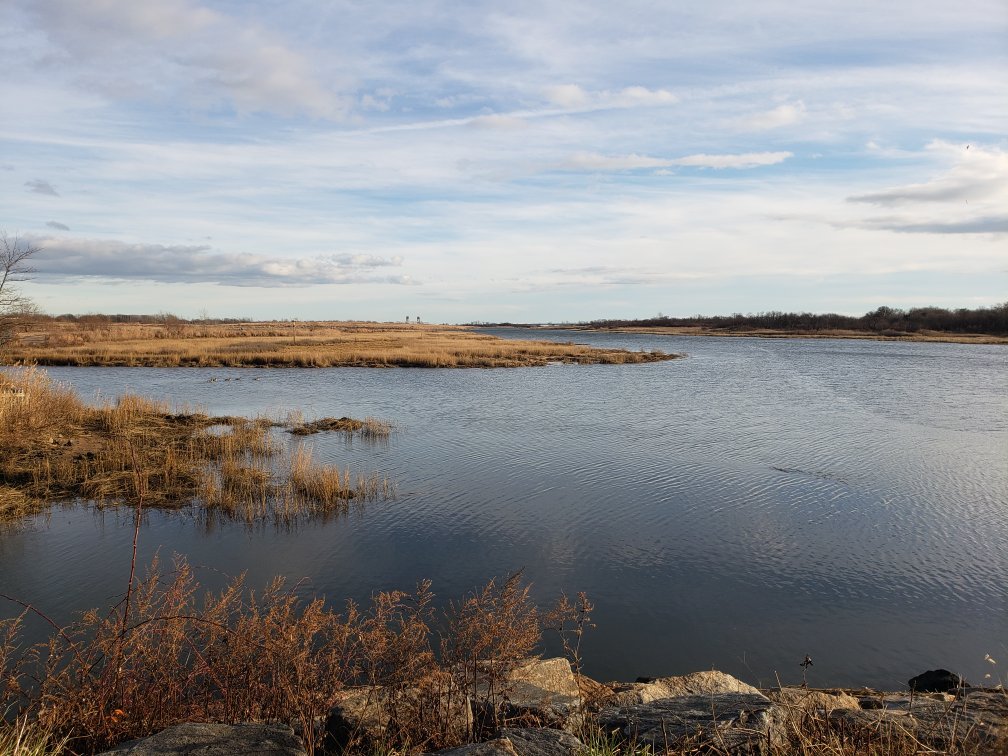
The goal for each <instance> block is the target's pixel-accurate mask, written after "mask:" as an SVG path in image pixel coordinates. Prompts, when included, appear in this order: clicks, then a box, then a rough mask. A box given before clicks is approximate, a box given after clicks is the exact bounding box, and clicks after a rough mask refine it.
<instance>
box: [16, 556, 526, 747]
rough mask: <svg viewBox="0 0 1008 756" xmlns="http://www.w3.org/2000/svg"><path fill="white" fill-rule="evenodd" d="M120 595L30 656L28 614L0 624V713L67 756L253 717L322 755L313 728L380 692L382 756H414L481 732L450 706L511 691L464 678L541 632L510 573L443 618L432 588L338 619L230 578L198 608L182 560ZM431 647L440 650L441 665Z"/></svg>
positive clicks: (496, 700)
mask: <svg viewBox="0 0 1008 756" xmlns="http://www.w3.org/2000/svg"><path fill="white" fill-rule="evenodd" d="M131 588H132V590H131V591H129V592H128V593H127V596H126V597H125V598H124V599H123V600H122V601H121V602H120V603H119V604H117V605H116V606H114V607H112V608H111V609H107V610H104V611H99V610H94V609H93V610H90V611H87V612H85V613H84V614H83V615H82V617H81V618H80V620H79V621H78V622H77V623H75V624H74V625H72V626H70V627H65V628H56V629H55V631H54V633H53V635H52V637H51V639H50V640H49V641H48V642H47V643H44V644H41V645H40V646H37V647H34V648H32V649H31V650H30V651H29V652H28V653H24V652H23V651H19V650H18V648H17V644H18V632H19V629H20V626H21V624H22V622H23V620H24V616H25V615H26V614H30V613H36V612H35V610H34V609H33V608H31V607H29V606H27V605H23V606H25V613H24V614H22V616H21V617H20V618H18V619H15V620H8V621H6V622H3V623H0V675H2V676H0V709H2V710H5V711H11V712H16V713H17V715H18V717H19V721H21V722H24V721H30V722H31V723H32V727H33V728H34V729H35V730H37V731H38V732H39V733H44V734H45V737H46V738H48V739H49V740H50V741H51V742H56V741H62V742H64V743H66V751H67V752H72V753H96V752H99V751H101V750H103V749H105V748H108V747H110V746H112V745H114V744H116V743H119V742H122V741H124V740H128V739H131V738H135V737H140V736H144V735H147V734H151V733H154V732H157V731H159V730H161V729H163V728H165V727H167V726H169V725H171V724H174V723H178V722H184V721H199V722H225V723H235V722H245V721H252V720H255V721H279V722H285V723H288V724H290V725H292V726H293V727H294V728H295V730H296V731H297V732H299V733H301V735H302V738H303V740H304V741H305V745H306V748H307V750H308V752H309V753H312V752H316V750H318V751H320V750H321V748H322V746H323V738H322V733H321V732H320V730H319V728H318V724H319V722H320V720H321V718H324V717H325V715H326V713H327V712H328V711H329V709H330V708H331V707H332V706H333V705H334V704H335V703H336V702H337V701H338V700H340V698H341V696H343V695H345V694H346V692H347V689H348V688H349V687H350V686H357V688H356V690H359V691H360V690H363V691H380V695H381V696H382V704H383V710H384V711H386V712H389V714H390V716H391V720H390V721H392V722H394V727H388V728H387V730H386V740H387V742H386V743H385V745H386V746H387V748H388V749H396V751H397V752H399V753H407V752H420V751H422V750H428V749H435V748H438V747H441V746H450V745H458V744H460V743H461V742H463V741H465V740H472V739H474V738H476V737H478V736H479V735H480V734H485V733H482V731H480V730H478V729H474V728H473V726H470V727H469V728H467V729H463V730H460V729H459V728H458V727H456V726H454V723H453V722H451V716H452V715H451V704H450V702H451V701H452V700H455V701H461V700H463V699H464V698H465V697H470V698H472V699H473V700H475V701H479V702H480V703H481V704H482V705H483V707H484V708H485V709H487V710H494V709H495V707H497V706H498V705H500V704H501V702H502V701H503V698H504V696H506V693H507V686H506V685H504V684H503V683H501V682H500V678H499V677H497V678H495V679H497V680H498V684H497V685H496V686H492V687H491V688H489V689H487V688H485V687H480V685H479V684H478V681H477V679H476V678H474V677H473V676H472V674H471V670H472V669H473V668H474V666H473V665H476V664H477V663H481V662H482V661H486V662H489V661H490V660H492V659H495V658H498V659H499V660H497V661H494V665H495V669H496V672H497V673H498V674H500V673H503V671H504V670H505V669H506V668H508V666H509V665H512V664H513V663H514V661H515V660H517V659H520V658H523V657H524V656H526V655H527V654H528V653H529V652H530V651H531V650H532V649H533V648H534V647H535V645H536V644H537V642H538V641H539V635H540V627H539V624H538V615H537V613H536V610H535V607H534V606H533V605H532V603H531V601H530V600H529V597H528V587H527V586H523V585H522V584H521V581H520V576H519V575H514V576H512V577H511V578H509V579H508V580H506V581H504V582H503V583H501V584H499V585H498V584H497V583H496V582H494V581H491V583H490V584H488V585H487V586H485V587H484V588H483V589H481V590H478V591H475V592H473V594H471V595H470V596H469V597H468V598H466V599H464V600H463V601H462V602H460V603H459V604H457V605H453V606H452V607H451V608H450V609H448V610H447V611H446V613H444V614H442V613H440V612H435V610H434V609H433V608H432V607H433V604H432V600H433V593H432V592H431V590H430V583H429V582H423V583H421V584H419V585H418V586H417V589H416V590H415V591H413V592H410V593H407V592H402V591H389V592H381V593H377V594H375V595H374V597H373V598H372V600H371V604H370V606H368V607H366V608H362V607H359V606H357V605H356V604H354V603H352V602H349V603H347V604H346V606H345V607H344V608H343V610H342V611H336V610H334V609H332V608H330V607H328V606H327V605H326V604H325V602H324V601H323V600H322V599H320V598H317V599H313V600H308V601H302V600H299V599H298V598H297V596H296V592H295V591H294V590H292V589H289V588H288V587H286V586H285V584H284V582H283V581H282V580H279V579H278V580H275V581H274V582H273V583H272V584H270V585H269V586H267V587H266V588H265V589H264V590H262V591H261V592H255V591H250V590H248V589H247V587H246V586H245V584H244V580H243V579H242V578H238V579H236V580H234V581H233V582H232V583H231V584H230V585H228V586H227V587H225V588H224V589H223V590H221V591H220V592H218V593H215V594H208V595H206V596H203V595H202V593H201V591H200V586H199V583H198V581H197V580H196V578H195V576H194V573H193V571H192V569H191V568H190V567H189V566H188V564H187V563H186V562H185V560H184V559H181V558H177V559H176V561H175V564H174V566H173V568H172V569H170V570H166V569H164V568H163V567H162V566H161V565H160V564H159V563H158V562H155V563H154V564H153V565H152V567H151V568H150V570H149V572H148V574H147V576H146V578H144V579H142V580H139V581H137V583H136V585H135V586H134V585H131ZM0 597H2V594H0ZM4 598H9V597H4ZM438 626H440V627H441V628H443V629H442V630H441V631H439V630H438V629H437V627H438ZM444 628H446V629H444ZM438 637H440V645H441V646H442V647H443V648H444V649H446V650H448V653H446V654H444V655H443V656H442V658H441V659H439V658H438V657H437V655H436V654H435V653H434V648H435V643H436V642H437V638H438ZM33 678H34V681H33ZM375 695H377V693H376V694H375ZM432 701H443V702H447V703H446V704H445V705H443V706H437V705H430V704H431V702H432ZM0 729H2V727H0ZM387 752H392V751H391V750H389V751H387Z"/></svg>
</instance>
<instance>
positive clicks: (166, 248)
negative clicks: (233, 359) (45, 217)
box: [32, 237, 412, 286]
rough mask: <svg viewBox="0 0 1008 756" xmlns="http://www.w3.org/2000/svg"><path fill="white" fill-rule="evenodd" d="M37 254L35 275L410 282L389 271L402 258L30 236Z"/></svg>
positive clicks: (261, 282)
mask: <svg viewBox="0 0 1008 756" xmlns="http://www.w3.org/2000/svg"><path fill="white" fill-rule="evenodd" d="M32 243H33V244H36V245H37V246H38V247H39V249H40V252H39V254H38V255H37V257H36V258H35V267H36V268H37V272H38V275H39V277H40V278H51V279H59V280H75V279H81V278H100V279H109V280H141V281H157V282H175V283H178V282H183V283H184V282H200V283H216V284H220V285H222V286H306V285H311V284H351V283H367V282H380V283H397V284H404V283H411V282H412V281H411V279H410V278H409V276H403V275H389V274H386V273H383V272H381V271H382V270H383V269H385V268H398V267H400V266H401V265H402V258H401V257H382V256H377V255H365V254H332V255H318V256H315V257H298V258H290V257H287V258H271V257H267V256H264V255H255V254H248V253H221V252H214V251H212V250H211V248H210V247H209V246H207V245H177V244H176V245H164V244H148V243H132V244H131V243H125V242H119V241H104V240H98V239H57V238H54V237H39V238H33V239H32Z"/></svg>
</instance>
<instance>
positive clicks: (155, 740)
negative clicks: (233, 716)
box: [105, 722, 307, 756]
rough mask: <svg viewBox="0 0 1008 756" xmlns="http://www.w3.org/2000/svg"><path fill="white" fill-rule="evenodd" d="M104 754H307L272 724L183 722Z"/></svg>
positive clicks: (289, 733) (292, 737)
mask: <svg viewBox="0 0 1008 756" xmlns="http://www.w3.org/2000/svg"><path fill="white" fill-rule="evenodd" d="M105 753H106V754H117V756H169V754H170V755H171V756H243V754H249V753H255V754H262V755H263V756H307V754H306V753H305V749H304V747H303V746H302V745H301V741H300V740H298V739H297V737H295V735H294V731H293V730H291V728H290V727H287V726H285V725H275V724H236V725H225V724H205V723H197V722H186V723H184V724H179V725H174V726H173V727H169V728H168V729H166V730H162V731H161V732H159V733H157V734H156V735H151V736H150V737H148V738H141V739H139V740H131V741H130V742H128V743H123V744H121V745H119V746H117V747H116V748H113V749H112V750H111V751H106V752H105Z"/></svg>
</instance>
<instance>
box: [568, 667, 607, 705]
mask: <svg viewBox="0 0 1008 756" xmlns="http://www.w3.org/2000/svg"><path fill="white" fill-rule="evenodd" d="M575 677H576V678H577V684H578V692H579V693H580V694H581V700H582V701H584V704H585V706H586V707H587V708H588V709H590V710H592V711H597V710H598V709H600V708H601V707H602V706H604V705H605V704H607V703H609V700H610V699H611V698H612V697H613V690H612V688H610V687H609V686H608V685H604V684H602V683H600V682H598V681H596V680H592V679H591V678H590V677H585V676H584V675H575Z"/></svg>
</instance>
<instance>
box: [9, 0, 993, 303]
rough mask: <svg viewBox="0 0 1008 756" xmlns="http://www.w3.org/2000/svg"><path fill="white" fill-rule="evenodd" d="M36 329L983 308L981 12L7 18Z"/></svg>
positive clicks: (336, 12) (14, 155) (348, 5)
mask: <svg viewBox="0 0 1008 756" xmlns="http://www.w3.org/2000/svg"><path fill="white" fill-rule="evenodd" d="M0 65H2V70H3V74H2V75H0V94H2V97H3V102H4V110H5V117H4V118H3V119H2V122H0V228H2V229H4V230H6V232H7V233H8V234H15V233H19V234H21V235H23V236H24V237H25V238H27V239H28V240H30V241H31V243H33V244H36V245H37V246H38V247H39V249H40V251H39V253H38V254H37V256H36V258H35V264H36V267H37V269H38V272H37V275H36V277H35V279H34V281H32V282H31V283H29V284H26V285H25V287H24V291H25V293H26V294H28V295H29V296H30V297H32V298H33V299H34V300H35V301H36V302H37V303H38V304H40V305H41V306H42V307H43V309H45V310H46V311H48V312H50V313H54V314H55V313H62V312H76V313H84V312H144V313H152V312H160V311H168V312H174V313H177V314H179V315H182V316H187V317H188V316H196V315H199V314H203V313H206V314H210V315H217V316H248V317H256V318H267V317H278V318H292V317H296V318H341V319H342V318H362V319H363V318H367V319H379V320H384V319H393V320H400V319H402V318H404V317H405V316H406V315H413V316H415V315H421V316H422V317H423V318H424V319H425V320H428V321H445V322H461V321H469V320H520V321H561V320H583V319H590V318H596V317H646V316H650V315H654V314H656V313H657V312H659V311H661V312H664V313H667V314H675V315H689V314H695V313H709V314H714V313H729V312H736V311H741V312H755V311H760V310H770V309H783V310H813V311H838V312H847V313H857V314H859V313H862V312H865V311H867V310H869V309H873V308H874V307H877V306H879V305H881V304H887V305H892V306H899V307H908V306H915V305H927V304H935V305H942V306H951V307H960V306H966V307H977V306H982V305H991V304H996V303H999V302H1003V301H1005V300H1006V299H1008V84H1006V82H1008V3H1005V2H1004V0H963V1H962V2H958V3H950V2H948V1H947V0H940V1H939V2H936V1H933V0H913V1H912V2H910V1H909V0H893V1H892V2H885V3H880V2H877V0H867V1H863V0H846V1H845V2H843V3H838V2H835V0H829V1H827V2H815V1H811V2H801V3H798V2H780V1H779V0H762V1H761V2H759V3H753V2H739V1H738V0H709V1H708V2H703V3H686V2H671V1H665V2H638V1H636V0H625V1H624V2H619V3H614V2H610V1H606V2H602V0H583V1H582V2H577V3H574V2H566V1H564V0H557V1H554V0H536V1H535V2H524V0H514V1H513V2H506V3H505V2H484V1H483V0H456V1H452V0H409V1H408V2H400V1H398V0H390V1H384V2H364V1H362V0H346V1H343V0H285V2H275V1H271V2H260V1H259V0H234V1H231V0H147V1H146V2H142V3H141V2H136V0H0Z"/></svg>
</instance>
